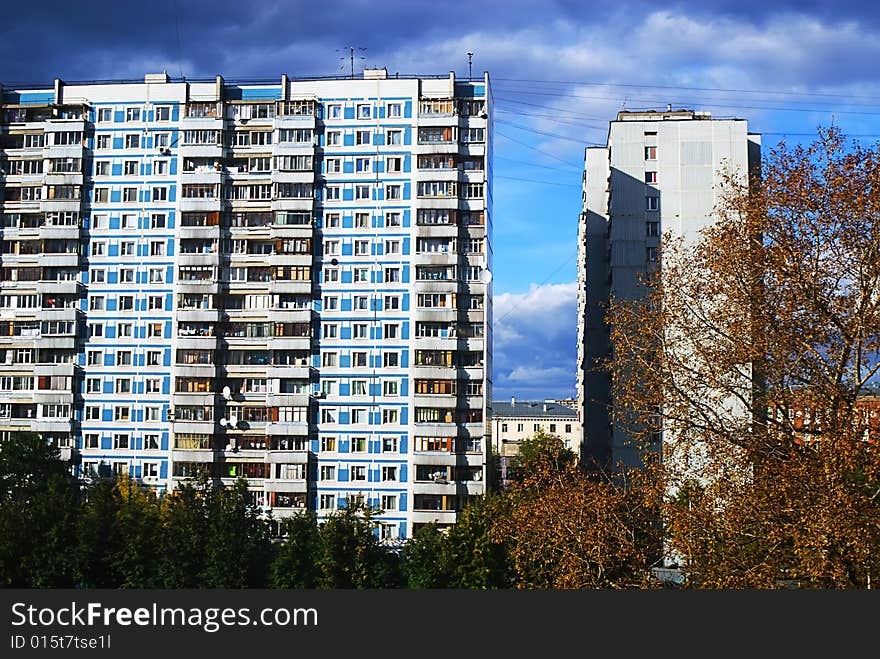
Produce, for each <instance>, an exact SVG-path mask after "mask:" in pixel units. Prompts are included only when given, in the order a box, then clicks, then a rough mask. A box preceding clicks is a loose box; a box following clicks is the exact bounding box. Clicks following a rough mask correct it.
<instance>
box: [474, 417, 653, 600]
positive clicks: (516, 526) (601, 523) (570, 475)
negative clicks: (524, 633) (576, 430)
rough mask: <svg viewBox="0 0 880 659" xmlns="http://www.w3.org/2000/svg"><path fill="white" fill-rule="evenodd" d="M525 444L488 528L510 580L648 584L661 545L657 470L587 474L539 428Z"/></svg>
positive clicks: (539, 584)
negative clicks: (503, 554)
mask: <svg viewBox="0 0 880 659" xmlns="http://www.w3.org/2000/svg"><path fill="white" fill-rule="evenodd" d="M523 446H524V447H526V451H525V452H524V453H521V456H522V460H521V470H520V475H519V477H518V478H517V480H515V481H514V482H513V483H511V484H510V486H509V487H508V488H507V489H506V490H505V492H504V493H503V495H502V496H501V497H500V498H499V499H498V500H497V503H496V514H495V515H494V516H493V524H492V527H491V530H490V534H489V535H490V537H491V538H492V539H494V540H496V541H498V542H502V541H503V542H504V543H505V545H506V547H507V551H508V553H509V556H510V561H511V563H512V567H513V574H514V579H515V586H516V587H517V588H631V587H644V586H645V585H647V584H648V583H649V581H650V577H651V572H650V570H651V567H653V566H654V564H655V563H656V562H657V559H658V556H659V545H660V529H659V527H658V524H657V518H658V517H657V516H658V512H659V509H658V504H659V501H660V497H659V494H660V490H659V489H658V487H657V485H658V481H657V480H656V470H650V471H632V472H630V473H628V474H617V475H616V476H615V477H614V478H611V477H608V476H607V475H606V474H601V473H593V474H587V473H586V472H585V471H583V470H582V469H581V468H580V467H579V466H578V465H577V462H576V460H575V456H574V454H573V453H571V451H567V450H566V449H565V448H564V447H563V444H562V441H561V440H560V439H559V438H556V437H553V436H547V435H543V434H539V435H536V436H535V437H533V438H531V439H530V440H528V441H526V442H524V443H523Z"/></svg>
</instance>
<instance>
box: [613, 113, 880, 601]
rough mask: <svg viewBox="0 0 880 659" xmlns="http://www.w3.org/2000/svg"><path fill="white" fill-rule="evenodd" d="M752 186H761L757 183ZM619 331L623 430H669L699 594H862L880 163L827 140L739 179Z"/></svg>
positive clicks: (677, 538)
mask: <svg viewBox="0 0 880 659" xmlns="http://www.w3.org/2000/svg"><path fill="white" fill-rule="evenodd" d="M746 178H748V182H746ZM717 213H718V217H717V221H716V222H715V223H714V224H712V225H711V226H710V227H709V228H707V229H705V230H704V231H703V232H702V235H701V238H700V239H699V240H697V241H691V242H684V241H682V240H676V239H672V238H670V237H666V238H665V239H664V242H663V248H662V265H661V268H660V269H659V271H658V272H657V273H656V274H654V275H652V276H651V277H649V278H648V279H647V281H646V282H645V283H646V294H645V296H644V297H643V298H641V299H638V300H615V301H613V302H612V305H611V308H610V309H609V312H608V315H607V317H606V318H607V320H608V322H609V324H610V327H611V340H612V344H613V346H614V350H613V352H614V354H613V360H612V362H611V364H610V371H611V375H612V382H613V396H614V401H615V410H614V411H615V423H617V424H620V425H621V426H623V427H626V428H627V429H628V430H629V432H630V434H631V436H632V437H633V438H634V440H636V441H640V442H642V443H643V444H644V445H645V446H649V445H650V444H651V441H652V439H653V435H654V433H656V432H657V431H659V430H662V432H663V453H662V457H663V463H664V468H665V474H664V476H665V477H666V478H667V479H668V489H667V494H668V497H667V499H666V504H665V506H664V511H663V513H664V521H665V525H666V533H667V540H668V542H669V546H670V548H671V555H672V556H673V557H675V558H677V559H679V560H680V561H681V563H682V565H683V567H684V569H685V573H686V576H687V578H688V580H689V583H690V584H691V585H697V586H706V587H777V586H780V585H792V584H795V585H800V586H815V587H844V588H852V587H856V588H863V587H866V586H868V585H869V584H870V580H871V579H873V580H874V581H875V582H876V580H877V575H878V572H880V451H878V442H877V441H876V438H875V440H874V441H866V439H869V438H868V436H867V435H866V429H865V427H864V423H863V410H862V408H860V405H861V403H860V401H862V400H863V397H864V394H865V393H866V391H867V389H866V388H867V387H868V386H869V385H870V384H871V382H872V381H873V380H876V377H877V372H878V366H880V224H878V222H880V150H878V148H867V147H863V146H861V145H859V144H851V143H848V142H847V141H846V140H845V139H844V136H843V135H842V134H841V133H840V132H839V131H838V130H836V129H829V130H820V132H819V136H818V139H817V140H816V141H815V142H814V143H812V144H810V145H808V146H796V147H788V146H787V145H786V144H785V143H782V144H780V145H779V146H778V147H777V148H775V149H774V150H772V151H771V152H770V153H769V155H768V156H767V157H766V158H765V159H764V162H763V166H762V171H761V173H760V176H757V175H753V176H750V177H744V176H743V172H738V173H733V174H732V175H729V176H727V178H726V180H725V184H724V201H723V203H722V204H721V206H720V207H719V208H718V209H717Z"/></svg>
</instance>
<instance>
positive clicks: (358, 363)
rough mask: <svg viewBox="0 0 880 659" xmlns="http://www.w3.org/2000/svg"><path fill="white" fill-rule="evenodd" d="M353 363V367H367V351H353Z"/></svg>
mask: <svg viewBox="0 0 880 659" xmlns="http://www.w3.org/2000/svg"><path fill="white" fill-rule="evenodd" d="M351 365H352V367H353V368H366V366H367V353H365V352H352V353H351Z"/></svg>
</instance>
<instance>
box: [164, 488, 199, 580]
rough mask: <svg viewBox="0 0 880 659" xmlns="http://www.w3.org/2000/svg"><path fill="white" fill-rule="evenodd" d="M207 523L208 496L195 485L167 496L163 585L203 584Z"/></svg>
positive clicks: (165, 498)
mask: <svg viewBox="0 0 880 659" xmlns="http://www.w3.org/2000/svg"><path fill="white" fill-rule="evenodd" d="M207 526H208V524H207V513H206V510H205V500H204V497H203V496H202V494H201V492H199V491H198V490H196V488H194V487H193V486H192V485H188V484H187V485H185V486H183V487H181V488H179V489H177V490H175V491H174V492H172V493H170V494H168V495H166V496H165V497H164V499H163V501H162V518H161V525H160V527H159V528H160V531H159V546H160V552H159V553H160V557H159V567H158V572H159V580H160V584H161V587H162V588H199V587H201V586H202V573H203V572H204V570H205V543H206V538H207V536H208V531H207Z"/></svg>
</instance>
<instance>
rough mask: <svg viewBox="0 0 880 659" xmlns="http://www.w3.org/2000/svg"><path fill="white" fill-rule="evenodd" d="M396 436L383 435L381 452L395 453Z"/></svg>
mask: <svg viewBox="0 0 880 659" xmlns="http://www.w3.org/2000/svg"><path fill="white" fill-rule="evenodd" d="M397 446H398V445H397V437H383V438H382V452H383V453H397Z"/></svg>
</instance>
